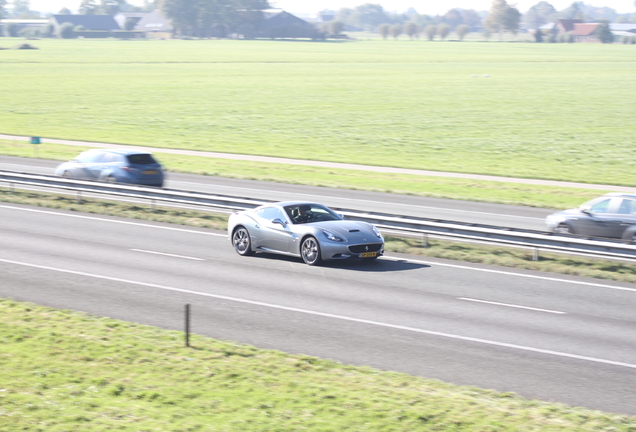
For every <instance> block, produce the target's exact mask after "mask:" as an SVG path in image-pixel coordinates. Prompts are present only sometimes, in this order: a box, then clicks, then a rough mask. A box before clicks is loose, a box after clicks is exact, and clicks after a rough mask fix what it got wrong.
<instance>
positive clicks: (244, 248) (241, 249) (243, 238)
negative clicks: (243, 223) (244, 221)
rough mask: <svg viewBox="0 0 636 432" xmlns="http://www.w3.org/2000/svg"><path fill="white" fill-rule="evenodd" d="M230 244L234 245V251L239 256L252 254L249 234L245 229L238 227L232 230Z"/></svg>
mask: <svg viewBox="0 0 636 432" xmlns="http://www.w3.org/2000/svg"><path fill="white" fill-rule="evenodd" d="M232 244H234V250H235V251H236V253H237V254H239V255H243V256H248V255H253V254H254V251H253V250H252V244H251V241H250V233H249V232H247V229H246V228H245V227H239V228H237V229H235V230H234V234H232Z"/></svg>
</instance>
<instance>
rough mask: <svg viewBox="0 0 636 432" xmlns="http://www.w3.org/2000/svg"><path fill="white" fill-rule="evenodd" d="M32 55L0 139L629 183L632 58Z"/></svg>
mask: <svg viewBox="0 0 636 432" xmlns="http://www.w3.org/2000/svg"><path fill="white" fill-rule="evenodd" d="M14 42H15V43H17V42H18V40H17V39H16V40H7V39H0V44H6V45H7V46H10V45H11V44H13V43H14ZM30 42H31V43H32V44H33V45H36V46H38V47H39V48H40V49H39V50H3V51H0V65H1V67H0V79H1V80H2V81H1V82H2V85H3V87H4V88H5V89H10V91H4V92H0V116H1V117H2V123H1V125H0V132H4V133H10V134H19V135H37V136H43V137H59V138H69V139H81V140H95V141H105V142H116V143H129V144H139V145H148V146H158V147H170V148H187V149H198V150H211V151H221V152H236V153H247V154H260V155H270V156H282V157H294V158H304V159H317V160H329V161H344V162H356V163H362V164H372V165H386V166H397V167H408V168H421V169H432V170H440V171H453V172H469V173H481V174H495V175H503V176H519V177H528V178H543V179H556V180H571V181H580V182H590V183H607V184H620V185H632V184H636V173H635V172H634V171H633V170H632V169H631V165H632V162H631V160H632V159H633V157H634V155H635V154H636V146H635V145H634V144H636V143H635V140H636V138H635V137H636V134H635V133H634V132H635V128H634V122H633V109H632V107H631V95H633V94H636V80H634V79H633V76H634V73H636V48H635V47H634V46H632V45H622V44H615V45H601V44H533V43H495V42H489V43H480V42H465V43H458V42H427V41H408V40H400V41H393V40H387V41H381V40H379V41H378V40H370V41H359V42H346V43H341V42H328V43H312V42H293V41H222V40H201V41H198V40H195V41H179V40H169V41H114V40H107V41H95V40H38V41H30ZM484 75H488V77H485V76H484ZM473 76H474V77H473Z"/></svg>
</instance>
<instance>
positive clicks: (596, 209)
mask: <svg viewBox="0 0 636 432" xmlns="http://www.w3.org/2000/svg"><path fill="white" fill-rule="evenodd" d="M610 201H611V200H610V199H609V198H608V199H606V200H603V201H599V202H597V203H596V204H594V205H593V206H592V207H590V212H591V213H607V212H608V211H609V204H610Z"/></svg>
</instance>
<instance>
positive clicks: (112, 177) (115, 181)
mask: <svg viewBox="0 0 636 432" xmlns="http://www.w3.org/2000/svg"><path fill="white" fill-rule="evenodd" d="M106 183H117V179H116V178H115V176H114V175H109V176H108V177H106Z"/></svg>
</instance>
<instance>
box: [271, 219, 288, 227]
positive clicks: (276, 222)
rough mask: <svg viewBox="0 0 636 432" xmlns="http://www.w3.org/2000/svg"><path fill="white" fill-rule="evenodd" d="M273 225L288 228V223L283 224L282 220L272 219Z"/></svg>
mask: <svg viewBox="0 0 636 432" xmlns="http://www.w3.org/2000/svg"><path fill="white" fill-rule="evenodd" d="M272 223H273V224H279V225H280V226H282V227H283V228H284V227H286V226H287V223H285V222H283V221H282V220H281V219H279V218H276V219H272Z"/></svg>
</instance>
